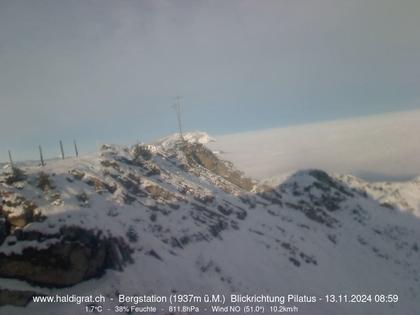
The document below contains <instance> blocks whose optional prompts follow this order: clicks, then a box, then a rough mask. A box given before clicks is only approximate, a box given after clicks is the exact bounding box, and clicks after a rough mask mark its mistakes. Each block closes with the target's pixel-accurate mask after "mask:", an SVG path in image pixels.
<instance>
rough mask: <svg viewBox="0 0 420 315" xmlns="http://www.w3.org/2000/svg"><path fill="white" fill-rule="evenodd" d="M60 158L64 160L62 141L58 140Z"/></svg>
mask: <svg viewBox="0 0 420 315" xmlns="http://www.w3.org/2000/svg"><path fill="white" fill-rule="evenodd" d="M60 150H61V159H62V160H64V149H63V141H61V140H60Z"/></svg>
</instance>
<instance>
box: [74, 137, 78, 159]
mask: <svg viewBox="0 0 420 315" xmlns="http://www.w3.org/2000/svg"><path fill="white" fill-rule="evenodd" d="M73 143H74V152H75V153H76V157H79V150H78V149H77V143H76V140H74V141H73Z"/></svg>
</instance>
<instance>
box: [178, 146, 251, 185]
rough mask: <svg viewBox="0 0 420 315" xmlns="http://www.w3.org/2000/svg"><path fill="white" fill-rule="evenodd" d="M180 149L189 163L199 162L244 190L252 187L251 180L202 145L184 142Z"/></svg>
mask: <svg viewBox="0 0 420 315" xmlns="http://www.w3.org/2000/svg"><path fill="white" fill-rule="evenodd" d="M182 150H183V152H184V153H185V156H186V158H187V160H188V163H189V164H190V165H194V164H199V165H201V166H203V167H204V168H206V169H208V170H209V171H211V172H213V173H215V174H217V175H219V176H221V177H223V178H224V179H226V180H227V181H229V182H230V183H232V184H235V185H236V186H238V187H240V188H242V189H244V190H247V191H250V190H251V189H252V188H253V187H254V183H253V182H252V180H251V179H249V178H246V177H244V176H243V173H241V172H240V171H238V170H236V169H235V168H234V167H233V164H232V163H230V162H227V161H223V160H221V159H219V158H218V157H217V156H216V155H215V154H214V153H213V152H212V151H211V150H209V149H208V148H206V147H205V146H204V145H202V144H200V143H185V144H184V146H183V148H182Z"/></svg>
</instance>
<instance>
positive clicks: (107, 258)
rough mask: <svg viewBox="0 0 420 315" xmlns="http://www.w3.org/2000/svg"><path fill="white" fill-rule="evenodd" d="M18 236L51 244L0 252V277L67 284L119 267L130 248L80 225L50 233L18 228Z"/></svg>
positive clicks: (50, 284) (126, 259)
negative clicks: (6, 252)
mask: <svg viewBox="0 0 420 315" xmlns="http://www.w3.org/2000/svg"><path fill="white" fill-rule="evenodd" d="M17 238H18V240H19V241H25V240H38V241H39V245H42V244H48V243H53V244H52V245H50V246H49V247H47V248H46V249H40V248H42V246H39V248H35V247H28V248H25V249H23V251H22V253H21V254H11V255H5V254H0V277H5V278H17V279H22V280H26V281H28V282H30V283H34V284H37V285H40V286H48V287H67V286H72V285H75V284H77V283H79V282H82V281H84V280H87V279H90V278H93V277H97V276H100V275H101V274H103V273H104V271H105V270H106V269H107V268H113V269H121V268H122V266H123V265H124V264H125V263H127V262H129V261H131V250H130V249H129V247H128V246H127V245H125V243H124V242H123V241H122V240H121V239H116V238H105V237H101V235H100V233H94V232H93V231H88V230H84V229H82V228H79V227H64V228H62V229H61V231H60V234H59V235H52V236H48V235H43V234H41V233H39V232H38V233H35V234H34V233H25V232H24V231H21V233H19V234H18V235H17Z"/></svg>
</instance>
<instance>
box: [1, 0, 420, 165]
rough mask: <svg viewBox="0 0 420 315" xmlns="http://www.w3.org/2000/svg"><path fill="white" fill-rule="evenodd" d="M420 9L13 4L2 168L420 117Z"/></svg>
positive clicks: (391, 2)
mask: <svg viewBox="0 0 420 315" xmlns="http://www.w3.org/2000/svg"><path fill="white" fill-rule="evenodd" d="M419 29H420V1H418V0H399V1H395V0H351V1H348V0H298V1H296V0H275V1H267V0H254V1H245V0H241V1H234V0H230V1H210V0H208V1H199V0H191V1H181V0H177V1H156V0H153V1H152V0H150V1H140V0H136V1H134V0H133V1H129V0H119V1H118V0H69V1H57V0H49V1H44V0H26V1H20V0H8V1H6V0H0V104H1V105H0V106H1V112H0V159H4V158H5V157H6V153H7V149H8V148H11V149H12V150H13V152H14V153H15V158H16V159H19V158H28V157H34V158H36V156H37V155H36V147H37V145H38V144H42V145H44V147H45V151H46V153H47V155H54V154H56V153H57V151H58V150H57V145H56V143H57V141H58V140H59V139H63V140H64V141H65V143H66V144H67V147H66V150H70V146H69V144H70V141H72V140H73V139H74V138H75V139H77V140H78V141H79V143H80V145H81V147H82V149H83V150H87V149H94V148H95V146H96V144H97V143H99V142H119V143H130V142H133V141H135V140H137V139H140V140H145V141H147V140H150V139H153V138H156V137H160V136H163V135H166V134H167V133H171V132H174V131H176V124H175V123H176V120H175V115H174V113H173V110H172V109H171V107H170V106H171V104H172V99H173V97H174V96H175V95H177V94H180V95H182V96H183V97H184V101H183V103H184V122H185V128H186V129H189V130H195V129H199V130H204V131H208V132H209V133H211V134H225V133H231V132H239V131H246V130H255V129H262V128H270V127H276V126H285V125H293V124H301V123H307V122H313V121H320V120H333V119H336V118H345V117H351V116H363V115H367V114H373V113H382V112H388V111H398V110H405V109H414V108H420V88H419V86H420V62H419V56H420V32H419Z"/></svg>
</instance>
